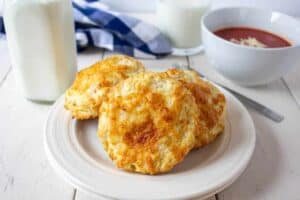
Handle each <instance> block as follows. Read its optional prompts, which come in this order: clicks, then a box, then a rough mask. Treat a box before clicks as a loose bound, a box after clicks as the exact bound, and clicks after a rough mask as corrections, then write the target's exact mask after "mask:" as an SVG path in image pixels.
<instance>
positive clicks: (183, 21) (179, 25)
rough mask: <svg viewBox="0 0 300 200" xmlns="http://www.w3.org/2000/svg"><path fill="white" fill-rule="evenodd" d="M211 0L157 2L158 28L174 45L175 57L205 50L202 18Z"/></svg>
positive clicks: (166, 0) (167, 0)
mask: <svg viewBox="0 0 300 200" xmlns="http://www.w3.org/2000/svg"><path fill="white" fill-rule="evenodd" d="M210 3H211V0H188V1H187V0H157V1H156V18H157V19H156V20H157V26H158V27H159V29H160V30H161V31H162V33H164V34H165V35H166V36H167V37H168V38H169V40H170V42H171V44H172V45H173V54H174V55H193V54H197V53H199V52H201V51H202V50H203V47H202V42H201V18H202V16H203V15H204V13H205V12H206V11H207V10H208V9H209V6H210Z"/></svg>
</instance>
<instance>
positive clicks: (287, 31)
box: [202, 7, 300, 86]
mask: <svg viewBox="0 0 300 200" xmlns="http://www.w3.org/2000/svg"><path fill="white" fill-rule="evenodd" d="M226 27H252V28H258V29H263V30H267V31H269V32H272V33H275V34H276V35H279V36H281V37H283V38H286V39H287V40H288V41H290V42H291V43H292V46H290V47H284V48H255V47H248V46H242V45H239V44H234V43H232V42H229V41H227V40H224V39H222V38H220V37H218V36H216V35H215V34H214V33H213V32H214V31H216V30H219V29H222V28H226ZM202 40H203V44H204V48H205V52H206V55H207V56H208V58H209V60H210V61H211V63H212V65H213V67H214V68H215V69H216V70H217V71H219V72H220V73H221V74H223V75H224V76H226V77H227V78H229V79H231V80H233V81H235V82H237V83H239V84H241V85H248V86H252V85H260V84H265V83H268V82H271V81H273V80H276V79H278V78H280V77H281V76H283V75H284V74H286V73H287V72H288V71H289V70H290V69H292V68H294V67H297V66H299V65H300V22H299V21H298V20H296V19H295V18H292V17H290V16H287V15H285V14H282V13H279V12H273V11H268V10H262V9H257V8H237V7H233V8H223V9H218V10H213V11H211V12H209V13H208V14H206V15H205V16H204V17H203V20H202Z"/></svg>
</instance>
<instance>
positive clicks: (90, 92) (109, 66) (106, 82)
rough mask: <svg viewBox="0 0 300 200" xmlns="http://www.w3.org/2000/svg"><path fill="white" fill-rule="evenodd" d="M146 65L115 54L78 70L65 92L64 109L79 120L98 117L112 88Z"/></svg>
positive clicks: (142, 69)
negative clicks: (102, 103)
mask: <svg viewBox="0 0 300 200" xmlns="http://www.w3.org/2000/svg"><path fill="white" fill-rule="evenodd" d="M142 71H144V67H143V64H142V63H140V62H139V61H137V60H135V59H133V58H130V57H128V56H121V55H117V56H112V57H109V58H106V59H104V60H102V61H100V62H97V63H95V64H94V65H92V66H91V67H89V68H86V69H83V70H81V71H80V72H78V73H77V75H76V78H75V81H74V83H73V85H72V86H71V87H70V88H69V89H68V90H67V91H66V93H65V108H66V109H67V110H69V111H70V112H71V113H72V115H73V117H75V118H77V119H92V118H96V117H97V116H98V111H99V106H100V105H101V102H102V100H103V98H104V97H105V96H106V93H107V91H108V90H109V88H110V87H112V86H114V85H116V84H117V83H118V82H120V81H121V80H124V79H126V78H128V77H130V76H132V75H134V74H136V73H139V72H142Z"/></svg>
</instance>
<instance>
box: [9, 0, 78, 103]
mask: <svg viewBox="0 0 300 200" xmlns="http://www.w3.org/2000/svg"><path fill="white" fill-rule="evenodd" d="M4 24H5V29H6V34H7V41H8V48H9V51H10V58H11V63H12V67H13V70H14V74H15V77H16V80H17V83H18V85H19V86H20V88H21V91H22V93H23V95H24V96H25V97H26V98H27V99H30V100H34V101H39V102H52V101H54V100H56V99H57V98H58V97H59V96H61V95H62V94H63V93H64V91H65V90H66V89H67V88H68V87H69V86H70V85H71V84H72V81H73V79H74V77H75V73H76V70H77V67H76V45H75V33H74V19H73V10H72V2H71V0H5V1H4Z"/></svg>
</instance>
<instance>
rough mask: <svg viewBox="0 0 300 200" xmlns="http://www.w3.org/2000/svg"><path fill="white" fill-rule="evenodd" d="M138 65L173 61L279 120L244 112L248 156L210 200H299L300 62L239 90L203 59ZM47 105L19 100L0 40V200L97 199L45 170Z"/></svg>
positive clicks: (94, 53) (86, 58)
mask: <svg viewBox="0 0 300 200" xmlns="http://www.w3.org/2000/svg"><path fill="white" fill-rule="evenodd" d="M145 19H146V20H149V19H150V18H147V17H145ZM109 54H111V53H109V52H104V51H102V50H96V49H92V50H89V51H88V52H85V53H84V54H80V55H78V67H79V69H82V68H84V67H87V66H88V65H90V64H92V63H94V62H96V61H97V60H99V59H101V58H102V57H104V56H108V55H109ZM143 62H144V63H145V65H146V66H147V68H148V69H152V70H164V69H167V68H169V67H170V66H171V65H172V64H173V63H179V62H180V63H184V64H190V65H191V66H192V67H193V68H195V69H197V70H199V71H201V72H202V73H203V74H205V75H207V76H208V77H209V78H210V79H213V80H214V79H215V80H218V81H219V82H222V83H224V84H225V85H227V86H229V87H231V88H233V89H236V90H238V91H240V92H241V93H243V94H245V95H247V96H249V97H251V98H253V99H255V100H257V101H259V102H261V103H263V104H266V105H269V106H270V107H271V108H273V109H274V110H276V111H278V112H280V113H282V114H283V115H284V116H285V120H284V121H283V122H282V123H279V124H277V123H274V122H273V121H270V120H268V119H266V118H265V117H263V116H261V115H259V114H258V113H256V112H255V111H253V110H252V109H251V108H249V112H250V114H251V116H252V118H253V120H254V123H255V127H256V132H257V143H256V149H255V152H254V155H253V158H252V160H251V162H250V164H249V166H248V168H247V169H246V171H245V172H244V173H243V175H242V176H241V177H240V178H239V179H238V180H237V181H236V182H235V183H234V184H233V185H231V186H230V187H229V188H227V189H226V190H224V191H222V192H221V193H219V194H217V195H216V196H213V197H211V198H210V199H211V200H250V199H251V200H263V199H266V200H269V199H270V200H282V199H287V200H299V199H300V156H299V155H300V120H299V119H300V109H299V108H300V63H299V68H298V69H296V70H294V71H293V72H290V73H289V74H288V75H287V76H285V77H283V78H281V79H280V80H277V81H275V82H273V83H270V84H268V85H264V86H259V87H253V88H243V87H240V86H237V85H235V84H233V83H231V82H230V81H228V80H226V79H224V78H223V77H222V76H220V75H219V74H218V73H217V72H215V71H214V70H213V69H212V67H211V66H210V65H209V63H208V61H207V59H206V57H205V55H197V56H192V57H181V58H178V57H167V58H164V59H161V60H143ZM50 107H51V105H42V104H36V103H32V102H30V101H27V100H25V99H24V98H23V96H22V95H21V94H20V92H19V90H18V87H17V85H16V83H15V79H14V73H13V70H12V67H11V65H10V61H9V58H8V52H7V48H6V43H5V42H4V41H0V200H7V199H9V200H23V199H24V200H35V199H38V200H40V199H43V200H96V199H99V198H97V197H95V196H91V195H90V194H87V193H84V192H82V191H79V190H77V189H75V188H74V187H72V186H71V185H69V184H68V183H67V182H65V181H64V180H63V179H62V178H61V177H59V176H58V175H57V174H56V173H55V172H54V170H53V169H52V168H51V167H50V165H49V163H48V161H47V158H46V155H45V152H44V146H43V126H44V123H45V120H46V118H47V113H48V111H49V109H50Z"/></svg>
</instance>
